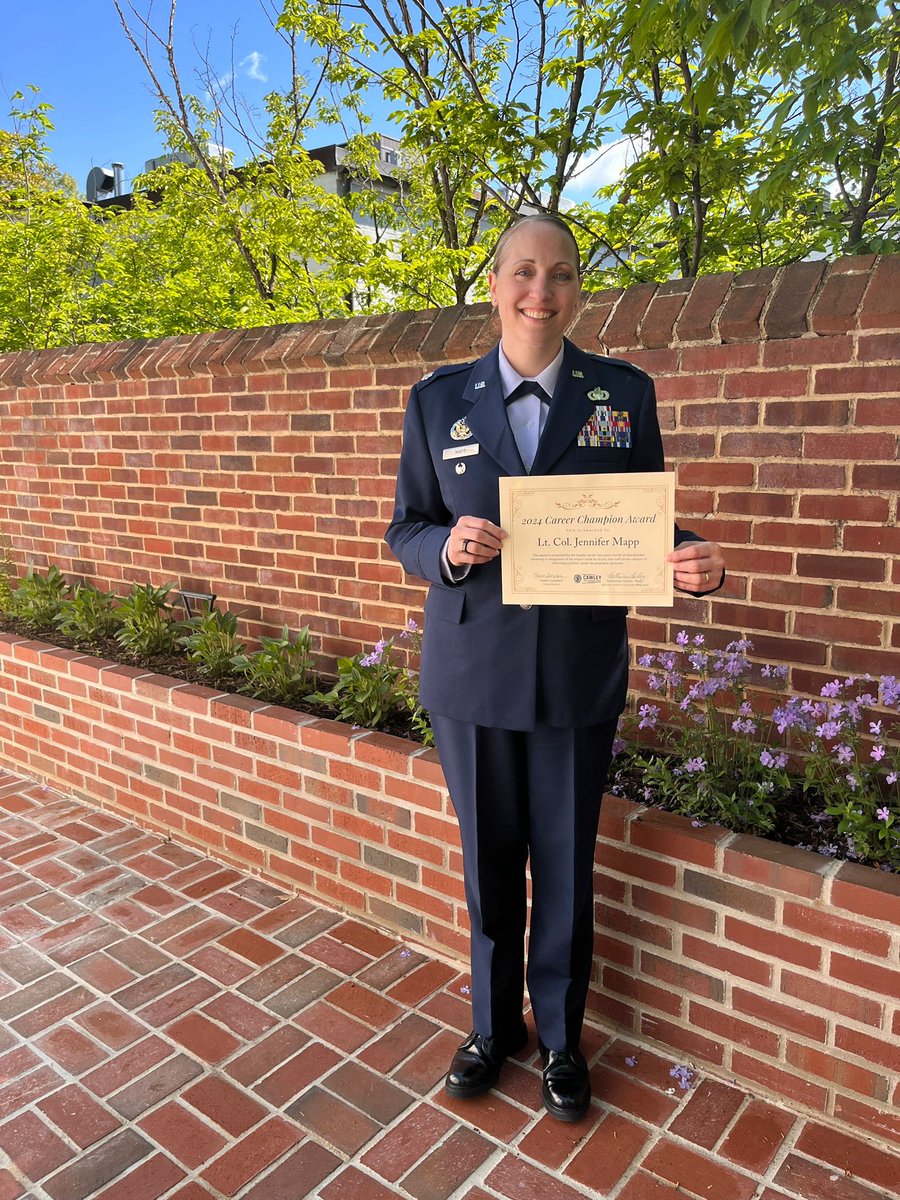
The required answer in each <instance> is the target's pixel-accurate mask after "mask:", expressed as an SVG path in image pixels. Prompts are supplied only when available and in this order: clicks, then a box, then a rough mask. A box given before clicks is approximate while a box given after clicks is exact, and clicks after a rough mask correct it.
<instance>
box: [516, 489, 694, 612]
mask: <svg viewBox="0 0 900 1200" xmlns="http://www.w3.org/2000/svg"><path fill="white" fill-rule="evenodd" d="M674 513H675V476H674V475H673V474H671V473H669V472H665V471H653V472H649V471H648V472H637V471H635V472H622V473H619V474H603V475H535V476H531V475H519V476H512V477H508V478H502V479H501V480H500V524H501V526H502V528H503V529H505V530H506V532H507V534H508V535H509V536H508V537H507V538H506V539H505V540H504V542H503V547H502V549H501V552H500V564H501V568H502V576H503V603H504V604H594V605H603V604H613V605H629V604H639V605H641V606H644V607H648V606H653V605H657V606H660V607H668V606H669V605H671V604H672V602H673V595H672V570H673V568H672V564H671V563H667V562H666V561H665V557H666V555H667V554H668V553H669V551H670V550H671V549H672V546H673V544H674V540H675V515H674Z"/></svg>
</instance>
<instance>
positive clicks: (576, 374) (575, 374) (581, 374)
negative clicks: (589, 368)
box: [572, 371, 584, 379]
mask: <svg viewBox="0 0 900 1200" xmlns="http://www.w3.org/2000/svg"><path fill="white" fill-rule="evenodd" d="M572 378H573V379H584V371H573V372H572Z"/></svg>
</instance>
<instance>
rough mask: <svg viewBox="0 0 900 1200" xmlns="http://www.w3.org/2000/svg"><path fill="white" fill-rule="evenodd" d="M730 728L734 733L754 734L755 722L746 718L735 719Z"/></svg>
mask: <svg viewBox="0 0 900 1200" xmlns="http://www.w3.org/2000/svg"><path fill="white" fill-rule="evenodd" d="M731 728H732V729H733V730H734V732H735V733H756V722H755V721H751V720H749V719H748V718H746V717H737V718H736V719H735V720H734V721H732V722H731Z"/></svg>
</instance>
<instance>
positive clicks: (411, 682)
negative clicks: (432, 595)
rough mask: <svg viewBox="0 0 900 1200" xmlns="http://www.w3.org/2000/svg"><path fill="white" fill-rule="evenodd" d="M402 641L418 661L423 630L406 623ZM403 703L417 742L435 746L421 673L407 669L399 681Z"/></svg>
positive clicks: (416, 625)
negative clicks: (423, 698) (422, 695)
mask: <svg viewBox="0 0 900 1200" xmlns="http://www.w3.org/2000/svg"><path fill="white" fill-rule="evenodd" d="M399 637H400V641H401V642H406V646H407V650H408V651H409V654H410V656H411V657H412V658H414V659H415V660H416V661H418V659H419V655H420V654H421V652H422V630H421V628H420V627H419V625H418V624H417V623H416V622H415V621H414V620H413V619H412V617H410V618H409V620H408V621H407V622H406V628H405V629H403V630H401V632H400V635H399ZM399 687H400V692H401V694H402V696H403V702H404V704H405V705H406V707H407V709H408V710H409V715H410V732H411V734H412V736H413V737H414V738H415V740H416V741H417V742H421V743H422V744H423V745H424V746H433V745H434V731H433V730H432V728H431V721H430V720H429V719H428V710H427V709H426V708H423V706H422V702H421V700H420V699H419V673H418V671H414V670H413V669H412V668H410V667H407V668H406V671H405V676H404V678H402V679H401V680H400V681H399Z"/></svg>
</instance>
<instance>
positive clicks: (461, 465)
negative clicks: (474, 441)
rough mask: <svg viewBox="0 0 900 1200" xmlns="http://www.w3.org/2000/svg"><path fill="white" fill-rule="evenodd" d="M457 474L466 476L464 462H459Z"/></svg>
mask: <svg viewBox="0 0 900 1200" xmlns="http://www.w3.org/2000/svg"><path fill="white" fill-rule="evenodd" d="M456 473H457V475H465V473H466V464H465V463H464V462H458V463H457V464H456Z"/></svg>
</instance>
